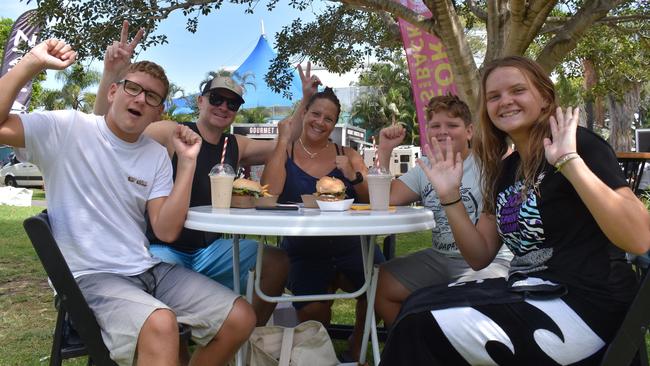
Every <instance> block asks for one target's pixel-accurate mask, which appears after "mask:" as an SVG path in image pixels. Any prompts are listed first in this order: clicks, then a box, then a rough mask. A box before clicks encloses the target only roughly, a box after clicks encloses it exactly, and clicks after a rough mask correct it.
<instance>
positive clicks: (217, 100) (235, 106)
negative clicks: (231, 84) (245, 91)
mask: <svg viewBox="0 0 650 366" xmlns="http://www.w3.org/2000/svg"><path fill="white" fill-rule="evenodd" d="M208 102H210V104H212V105H213V106H215V107H218V106H220V105H221V104H223V102H226V108H228V109H229V110H231V111H233V112H237V111H238V110H239V107H241V103H240V102H239V101H238V100H236V99H232V98H227V97H224V96H223V95H221V94H219V93H217V92H212V93H210V96H209V98H208Z"/></svg>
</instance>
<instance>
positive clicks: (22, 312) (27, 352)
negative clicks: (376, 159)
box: [0, 205, 650, 366]
mask: <svg viewBox="0 0 650 366" xmlns="http://www.w3.org/2000/svg"><path fill="white" fill-rule="evenodd" d="M42 209H43V208H42V207H11V206H3V205H0V233H2V235H0V365H2V366H5V365H7V366H9V365H16V366H23V365H47V364H48V363H49V354H50V347H51V343H52V336H51V335H52V330H53V329H54V321H55V317H56V312H55V310H54V306H53V293H52V290H51V289H50V287H49V286H48V284H47V279H46V276H45V272H44V271H43V268H42V267H41V264H40V262H39V260H38V258H37V257H36V254H35V253H34V250H33V249H32V245H31V243H30V242H29V239H28V238H27V235H26V234H25V232H24V230H23V226H22V222H23V220H24V219H25V218H27V217H29V216H32V215H34V214H37V213H38V212H40V211H41V210H42ZM430 242H431V233H430V232H419V233H413V234H405V235H398V237H397V243H398V244H397V255H403V254H406V253H409V252H412V251H415V250H418V249H420V248H424V247H427V246H428V245H430ZM353 321H354V302H353V300H338V301H336V302H335V304H334V316H333V322H334V323H338V324H352V323H353ZM646 344H647V345H649V346H650V338H648V337H646ZM335 347H336V349H337V352H338V351H341V350H343V349H345V348H346V346H345V342H344V341H336V342H335ZM369 354H370V353H369ZM371 358H372V357H371V356H370V357H369V359H371ZM85 362H86V361H85V359H84V358H79V359H75V360H72V361H66V362H64V364H65V365H85V364H86V363H85Z"/></svg>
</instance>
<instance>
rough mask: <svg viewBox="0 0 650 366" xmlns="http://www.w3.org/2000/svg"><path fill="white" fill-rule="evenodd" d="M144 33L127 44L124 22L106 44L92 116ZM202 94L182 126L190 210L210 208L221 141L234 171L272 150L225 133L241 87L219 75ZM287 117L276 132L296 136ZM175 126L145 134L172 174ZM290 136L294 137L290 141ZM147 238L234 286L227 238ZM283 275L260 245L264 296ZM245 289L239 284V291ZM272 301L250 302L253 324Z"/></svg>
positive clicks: (253, 253)
mask: <svg viewBox="0 0 650 366" xmlns="http://www.w3.org/2000/svg"><path fill="white" fill-rule="evenodd" d="M142 34H143V30H142V29H141V30H139V31H138V32H137V34H136V35H135V37H134V38H133V40H132V41H131V42H127V37H128V23H127V22H124V25H123V27H122V34H121V39H120V42H114V43H113V45H111V46H109V47H108V49H107V51H106V55H105V59H104V73H103V75H102V80H101V82H100V86H99V89H98V91H97V99H96V102H95V113H96V114H98V113H99V114H101V113H102V111H103V110H104V109H105V108H106V107H107V104H106V98H105V95H106V90H107V89H106V88H107V86H109V85H110V84H111V82H112V81H114V80H119V78H120V75H121V73H122V70H124V69H125V68H126V67H128V65H129V64H130V63H131V61H130V60H131V56H132V54H133V50H134V49H135V47H136V46H137V44H138V42H139V41H140V40H141V38H142ZM298 70H299V73H300V77H301V81H302V90H303V96H304V97H305V98H309V97H310V96H311V95H312V94H313V93H314V92H315V91H316V89H317V86H318V84H317V82H318V79H317V78H316V79H314V78H315V77H312V76H311V74H310V64H308V65H307V69H306V72H303V70H302V68H300V67H298ZM199 89H200V90H201V94H200V95H199V96H198V97H197V105H198V108H199V116H198V119H197V121H196V123H183V125H186V126H188V127H189V128H191V129H192V130H193V131H195V132H197V133H198V134H199V135H200V136H201V138H202V139H203V144H202V145H201V151H200V152H199V155H198V157H197V166H196V171H195V174H194V180H193V181H192V195H191V197H190V206H202V205H210V204H211V198H210V179H209V177H208V173H209V172H210V169H211V168H212V167H213V166H214V165H215V164H217V163H219V162H220V160H221V154H222V150H223V146H224V144H225V139H226V137H228V144H227V146H226V150H227V151H226V155H225V162H226V163H228V164H230V165H231V166H232V167H233V169H234V170H235V171H237V170H238V167H239V166H250V165H260V164H264V161H265V160H266V158H267V157H268V156H269V155H270V154H271V153H272V152H273V149H274V147H275V144H276V140H253V139H250V138H248V137H245V136H241V135H232V134H229V133H227V132H226V131H227V130H228V129H229V128H230V125H231V124H232V123H233V122H234V120H235V117H236V115H237V111H238V110H239V108H240V107H241V105H242V104H243V103H244V98H243V96H244V89H243V88H242V87H241V85H239V84H237V83H236V82H235V81H234V80H233V79H232V78H230V77H227V76H218V77H214V78H213V79H211V80H209V81H208V82H207V83H205V84H201V86H200V88H199ZM305 103H306V100H305V101H304V102H301V104H300V105H299V107H298V112H299V111H302V110H304V106H305ZM291 122H292V119H291V118H286V119H285V120H283V121H281V122H280V123H279V125H278V128H279V129H280V130H282V131H287V133H286V135H288V136H295V137H297V135H299V134H300V125H299V124H297V123H296V124H292V123H291ZM175 126H177V123H176V122H174V121H160V122H157V123H153V124H151V125H150V126H149V127H148V128H147V129H146V130H145V132H144V133H145V134H147V135H149V136H150V137H152V138H154V139H155V140H156V141H158V142H159V143H160V144H162V145H163V146H165V147H167V150H168V152H169V156H170V157H171V158H172V163H173V168H174V176H176V168H177V155H176V153H175V151H174V147H173V145H172V144H171V131H173V129H174V128H175ZM295 137H294V138H295ZM148 237H149V240H150V242H151V243H152V245H151V246H150V250H151V252H152V254H153V255H155V256H157V257H159V258H161V259H162V260H163V261H166V262H170V263H177V264H180V265H183V266H185V267H188V268H192V269H193V270H195V271H196V272H199V273H202V274H204V275H206V276H208V277H210V278H212V279H214V280H215V281H217V282H219V283H221V284H223V285H225V286H228V287H230V288H232V287H233V278H232V277H233V276H232V271H233V270H232V255H233V253H232V240H231V239H223V238H221V235H219V234H213V233H206V232H202V231H197V230H190V229H186V228H184V229H183V231H182V233H181V235H180V236H179V238H178V239H177V240H176V241H174V242H165V241H162V240H160V239H159V238H156V237H155V235H153V232H151V231H150V230H149V232H148ZM239 247H240V255H239V258H240V283H244V284H245V283H246V281H247V278H248V270H249V269H250V268H254V267H255V262H256V260H257V242H255V241H253V240H240V242H239ZM287 272H288V259H287V255H286V253H284V251H282V250H279V249H277V248H275V247H270V246H269V247H265V249H264V256H263V264H262V273H263V275H262V278H261V287H262V289H263V290H264V292H265V293H266V294H269V295H272V296H279V295H280V294H281V293H282V291H283V290H284V285H285V282H286V278H287ZM243 290H245V286H242V291H243ZM275 305H276V304H275V303H267V302H264V301H262V300H261V299H260V298H259V297H258V296H257V295H254V298H253V307H254V308H255V313H256V315H257V324H258V325H264V324H266V322H267V321H268V319H269V318H270V316H271V314H272V313H273V310H274V308H275Z"/></svg>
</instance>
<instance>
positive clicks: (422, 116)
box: [399, 0, 457, 147]
mask: <svg viewBox="0 0 650 366" xmlns="http://www.w3.org/2000/svg"><path fill="white" fill-rule="evenodd" d="M400 2H401V4H402V5H404V6H406V7H408V8H409V9H411V10H414V11H416V12H418V13H419V14H421V15H423V16H425V17H427V18H430V17H431V15H432V14H431V12H430V11H429V9H428V8H427V7H426V6H425V5H424V3H422V1H421V0H400ZM399 27H400V32H401V34H402V42H403V43H404V49H405V50H406V60H407V62H408V67H409V74H410V75H411V88H412V89H413V96H414V99H415V108H416V112H417V117H418V124H419V129H420V146H422V147H424V145H425V144H426V143H427V142H426V132H425V128H426V124H427V120H426V119H427V118H426V107H427V104H428V103H429V100H430V99H431V98H432V97H434V96H438V95H445V94H447V93H451V94H457V89H456V84H455V83H454V76H453V75H452V73H451V64H450V63H449V60H448V58H447V51H446V50H445V47H444V46H443V45H442V42H441V41H440V39H439V38H438V37H436V36H434V35H431V34H429V33H425V32H424V31H422V30H421V29H419V28H416V27H415V26H413V25H411V24H410V23H408V22H406V21H405V20H403V19H401V18H399Z"/></svg>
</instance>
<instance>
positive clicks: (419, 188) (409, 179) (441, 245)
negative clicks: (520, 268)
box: [399, 154, 512, 261]
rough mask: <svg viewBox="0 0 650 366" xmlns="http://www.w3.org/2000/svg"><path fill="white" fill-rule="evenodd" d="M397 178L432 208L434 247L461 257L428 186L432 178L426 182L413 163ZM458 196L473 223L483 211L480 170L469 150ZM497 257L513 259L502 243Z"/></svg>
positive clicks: (425, 160)
mask: <svg viewBox="0 0 650 366" xmlns="http://www.w3.org/2000/svg"><path fill="white" fill-rule="evenodd" d="M422 160H424V162H425V163H426V164H428V163H429V161H428V160H427V158H426V157H423V158H422ZM399 180H401V181H402V182H403V183H404V184H406V186H407V187H408V188H409V189H410V190H412V191H413V192H415V193H417V194H419V195H420V199H421V200H422V204H423V205H424V207H426V208H428V209H430V210H431V211H433V217H434V219H435V221H436V227H435V228H433V229H432V230H431V232H432V234H433V236H432V243H433V249H434V250H436V251H438V252H440V253H442V254H444V255H446V256H450V257H461V256H462V255H461V254H460V251H459V250H458V247H457V246H456V241H455V240H454V235H453V234H452V232H451V227H450V226H449V221H448V220H447V215H446V214H445V210H444V208H443V207H442V206H440V198H438V194H437V193H436V191H435V190H434V189H433V187H432V186H431V182H429V179H428V178H427V175H426V174H425V173H424V171H423V170H422V168H420V166H415V167H414V168H412V169H410V170H409V171H408V172H406V174H404V175H402V176H401V177H399ZM460 196H461V198H462V202H463V205H465V210H467V214H468V215H469V218H470V220H472V222H473V223H474V225H476V223H477V222H478V218H479V216H480V214H481V212H482V211H483V195H482V194H481V181H480V172H479V169H478V166H477V165H476V161H475V160H474V155H473V154H469V155H468V156H467V158H465V161H463V178H462V180H461V184H460ZM497 258H502V259H505V260H508V261H509V260H511V259H512V253H511V252H510V251H509V250H508V248H507V247H506V246H505V245H504V246H502V247H501V249H500V250H499V253H498V254H497Z"/></svg>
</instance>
